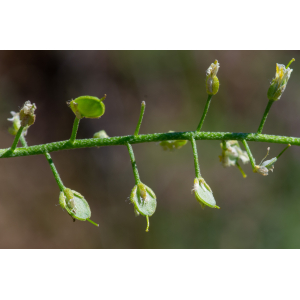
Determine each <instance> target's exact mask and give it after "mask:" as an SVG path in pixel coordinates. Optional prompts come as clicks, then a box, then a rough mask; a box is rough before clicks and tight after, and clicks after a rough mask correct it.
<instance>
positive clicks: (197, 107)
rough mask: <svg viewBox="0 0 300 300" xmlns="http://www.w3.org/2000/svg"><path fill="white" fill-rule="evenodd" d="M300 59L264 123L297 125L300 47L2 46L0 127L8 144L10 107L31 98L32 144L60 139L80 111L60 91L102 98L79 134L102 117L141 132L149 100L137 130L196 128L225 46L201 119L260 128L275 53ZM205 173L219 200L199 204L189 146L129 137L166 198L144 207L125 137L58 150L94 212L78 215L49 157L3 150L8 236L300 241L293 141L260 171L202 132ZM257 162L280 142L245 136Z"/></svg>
mask: <svg viewBox="0 0 300 300" xmlns="http://www.w3.org/2000/svg"><path fill="white" fill-rule="evenodd" d="M293 57H294V58H295V59H296V61H295V62H294V63H293V64H292V65H291V68H292V69H294V71H293V73H292V75H291V78H290V81H289V83H288V85H287V89H286V91H285V92H284V94H283V96H282V98H281V99H280V100H279V101H278V102H276V103H275V104H274V105H273V107H272V109H271V112H270V114H269V117H268V120H267V122H266V125H265V127H264V131H263V133H268V134H275V135H287V136H295V137H297V136H300V119H299V117H298V115H299V112H300V101H299V99H298V93H299V92H300V86H299V84H298V82H299V80H300V65H299V62H300V52H298V51H1V52H0V114H1V115H0V126H1V128H0V129H1V130H0V140H1V146H0V147H1V148H7V147H10V146H11V144H12V141H13V137H12V136H11V135H9V133H8V132H7V129H8V127H9V126H10V125H11V123H10V122H8V121H7V118H10V111H18V110H19V109H20V108H21V107H22V105H23V103H24V102H25V101H26V100H30V101H32V102H34V103H35V104H36V105H37V111H36V115H37V118H36V123H35V124H34V125H33V126H32V127H31V128H30V129H29V131H28V135H27V141H28V143H29V145H36V144H40V143H47V142H54V141H59V140H66V139H68V138H69V137H70V134H71V130H72V124H73V120H74V115H73V113H72V111H71V110H70V109H69V108H68V106H67V105H66V101H68V100H70V99H72V98H73V99H74V98H76V97H78V96H81V95H92V96H97V97H99V98H100V97H102V96H103V94H107V99H106V101H105V105H106V113H105V114H104V116H103V117H101V118H100V119H97V120H91V119H84V120H82V121H81V123H80V127H79V132H78V138H89V137H92V136H93V134H94V132H96V131H99V130H101V129H104V130H106V132H107V134H108V135H109V136H119V135H129V134H133V132H134V130H135V126H136V123H137V121H138V117H139V111H140V103H141V101H142V100H145V101H146V112H145V116H144V120H143V123H142V127H141V130H140V133H141V134H144V133H153V132H166V131H169V130H174V131H191V130H195V129H196V127H197V125H198V122H199V120H200V117H201V114H202V112H203V109H204V105H205V102H206V98H207V95H206V92H205V72H206V70H207V68H208V67H209V65H210V64H211V63H212V62H213V61H214V60H215V59H218V60H219V63H220V69H219V73H218V78H219V80H220V90H219V93H218V94H217V95H216V96H215V97H213V100H212V104H211V107H210V110H209V112H208V115H207V118H206V120H205V123H204V126H203V128H202V129H203V130H204V131H232V132H255V131H256V130H257V128H258V125H259V123H260V120H261V117H262V115H263V111H264V109H265V106H266V104H267V101H268V99H267V96H266V95H267V90H268V87H269V84H270V81H271V80H272V78H273V77H274V75H275V64H276V63H282V64H287V63H288V62H289V61H290V59H291V58H293ZM197 145H198V153H199V162H200V166H201V173H202V175H203V177H204V178H205V180H206V181H207V183H208V184H209V185H210V186H211V188H212V190H213V192H214V196H215V199H216V201H217V204H218V205H219V206H220V207H221V209H220V210H215V209H210V208H205V209H204V210H202V209H201V206H200V204H199V203H198V202H197V201H196V199H195V197H194V195H193V194H191V189H192V185H193V180H194V177H195V174H194V166H193V156H192V148H191V146H190V144H187V145H186V146H185V147H183V148H182V149H180V150H177V151H174V152H168V151H163V150H162V148H161V147H160V146H159V145H157V144H156V143H149V144H139V145H133V149H134V152H135V156H136V161H137V165H138V168H139V172H140V176H141V180H142V181H143V182H144V183H145V184H147V185H148V186H150V187H151V188H152V189H153V190H154V191H155V193H156V196H157V199H158V206H157V210H156V212H155V214H154V215H153V216H152V217H151V218H150V232H149V233H145V228H146V220H145V218H144V217H141V216H139V217H135V215H134V212H133V206H132V205H131V204H130V202H129V201H128V196H129V195H130V192H131V189H132V188H133V186H134V177H133V174H132V169H131V165H130V159H129V155H128V152H127V149H126V147H124V146H114V147H102V148H94V149H78V150H70V151H61V152H54V153H52V154H51V155H52V158H53V161H54V163H55V165H56V168H57V169H58V171H59V173H60V175H61V178H62V180H63V182H64V184H65V186H67V187H69V188H72V189H75V190H77V191H78V192H80V193H81V194H83V195H84V196H85V198H86V199H87V200H88V202H89V204H90V207H91V209H92V220H94V221H95V222H97V223H99V224H100V227H99V228H97V227H95V226H93V225H91V224H90V223H88V222H80V221H76V222H75V223H73V222H72V220H71V218H70V217H69V216H68V215H67V213H66V212H63V211H62V209H61V208H60V207H59V206H57V203H58V196H59V189H58V186H57V185H56V182H55V180H54V177H53V175H52V173H51V170H50V167H49V165H48V164H47V161H46V159H45V157H43V156H41V155H40V156H31V157H20V158H9V159H1V160H0V186H1V189H0V248H299V247H300V197H299V192H300V185H299V179H300V148H299V147H296V146H294V147H291V148H290V149H288V151H287V152H286V153H285V154H284V155H283V156H282V157H281V158H280V159H279V160H278V162H277V163H276V164H275V170H274V173H270V175H269V176H267V177H263V176H260V175H259V174H254V173H252V171H251V167H250V164H248V165H246V166H244V170H245V172H246V173H247V174H248V177H247V178H246V179H244V178H243V177H242V176H241V174H240V173H239V171H238V170H237V169H236V168H234V167H231V168H226V169H225V168H223V167H222V165H221V164H220V162H219V157H218V156H219V155H220V154H221V148H220V141H198V142H197ZM249 145H250V147H251V149H252V153H253V155H254V157H255V158H256V160H257V162H259V161H260V160H261V159H262V158H263V157H264V156H265V154H266V150H267V147H268V146H270V147H271V151H270V156H269V157H270V158H271V157H274V156H276V155H277V154H278V153H279V152H280V151H281V150H282V149H283V148H284V145H276V144H268V143H249Z"/></svg>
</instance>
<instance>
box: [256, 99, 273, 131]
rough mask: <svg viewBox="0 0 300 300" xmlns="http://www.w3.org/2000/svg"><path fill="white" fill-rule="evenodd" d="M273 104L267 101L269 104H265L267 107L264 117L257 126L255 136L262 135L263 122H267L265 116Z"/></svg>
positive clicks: (271, 101)
mask: <svg viewBox="0 0 300 300" xmlns="http://www.w3.org/2000/svg"><path fill="white" fill-rule="evenodd" d="M273 102H274V101H273V100H269V102H268V104H267V107H266V109H265V112H264V115H263V117H262V119H261V122H260V124H259V127H258V130H257V134H261V133H262V130H263V128H264V125H265V122H266V120H267V116H268V114H269V111H270V108H271V106H272V104H273Z"/></svg>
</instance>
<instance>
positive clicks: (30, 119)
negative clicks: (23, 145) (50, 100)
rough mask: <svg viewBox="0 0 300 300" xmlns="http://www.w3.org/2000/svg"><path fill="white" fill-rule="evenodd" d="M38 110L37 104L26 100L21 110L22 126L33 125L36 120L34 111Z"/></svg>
mask: <svg viewBox="0 0 300 300" xmlns="http://www.w3.org/2000/svg"><path fill="white" fill-rule="evenodd" d="M35 110H36V106H35V104H34V103H33V104H31V102H30V101H26V102H25V104H24V106H23V107H22V109H21V110H20V114H19V117H20V121H21V126H23V127H25V126H28V127H29V126H31V125H32V124H33V123H34V121H35V114H34V111H35Z"/></svg>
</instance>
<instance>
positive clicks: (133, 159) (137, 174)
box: [126, 143, 141, 185]
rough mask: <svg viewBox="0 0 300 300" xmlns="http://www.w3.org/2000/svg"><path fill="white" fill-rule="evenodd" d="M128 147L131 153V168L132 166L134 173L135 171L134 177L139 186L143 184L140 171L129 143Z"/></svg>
mask: <svg viewBox="0 0 300 300" xmlns="http://www.w3.org/2000/svg"><path fill="white" fill-rule="evenodd" d="M126 146H127V149H128V152H129V156H130V159H131V166H132V171H133V175H134V179H135V184H136V185H138V184H139V183H140V182H141V180H140V176H139V171H138V168H137V165H136V162H135V157H134V153H133V149H132V146H131V145H130V144H129V143H127V144H126Z"/></svg>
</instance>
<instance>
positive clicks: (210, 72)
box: [206, 60, 220, 96]
mask: <svg viewBox="0 0 300 300" xmlns="http://www.w3.org/2000/svg"><path fill="white" fill-rule="evenodd" d="M219 67H220V64H219V63H218V61H217V60H215V62H214V63H212V64H211V65H210V66H209V68H208V69H207V71H206V92H207V94H208V95H211V96H213V95H215V94H216V93H217V92H218V91H219V85H220V84H219V79H218V77H217V73H218V70H219Z"/></svg>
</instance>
